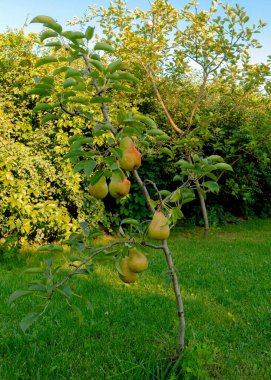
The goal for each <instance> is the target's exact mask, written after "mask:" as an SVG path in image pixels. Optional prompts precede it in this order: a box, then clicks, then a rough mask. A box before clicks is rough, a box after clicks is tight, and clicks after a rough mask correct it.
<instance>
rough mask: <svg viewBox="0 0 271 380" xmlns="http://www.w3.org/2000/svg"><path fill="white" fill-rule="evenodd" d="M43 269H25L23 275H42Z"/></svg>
mask: <svg viewBox="0 0 271 380" xmlns="http://www.w3.org/2000/svg"><path fill="white" fill-rule="evenodd" d="M43 272H44V269H43V268H41V267H33V268H27V269H26V270H25V273H43Z"/></svg>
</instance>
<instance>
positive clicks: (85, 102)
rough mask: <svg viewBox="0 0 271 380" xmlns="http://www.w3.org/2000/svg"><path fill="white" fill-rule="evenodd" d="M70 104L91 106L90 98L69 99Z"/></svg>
mask: <svg viewBox="0 0 271 380" xmlns="http://www.w3.org/2000/svg"><path fill="white" fill-rule="evenodd" d="M69 102H71V103H79V104H84V105H86V106H87V105H88V104H89V99H88V98H83V97H81V98H69Z"/></svg>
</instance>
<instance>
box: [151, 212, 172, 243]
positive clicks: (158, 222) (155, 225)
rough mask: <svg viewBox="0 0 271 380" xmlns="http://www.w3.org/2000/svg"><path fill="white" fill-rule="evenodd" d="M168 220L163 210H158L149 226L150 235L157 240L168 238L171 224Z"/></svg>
mask: <svg viewBox="0 0 271 380" xmlns="http://www.w3.org/2000/svg"><path fill="white" fill-rule="evenodd" d="M167 222H168V220H167V218H166V217H165V215H164V214H163V213H162V212H161V211H156V212H155V213H154V214H153V217H152V221H151V223H150V225H149V228H148V234H149V236H150V237H151V238H153V239H157V240H166V239H167V238H168V237H169V225H168V224H167Z"/></svg>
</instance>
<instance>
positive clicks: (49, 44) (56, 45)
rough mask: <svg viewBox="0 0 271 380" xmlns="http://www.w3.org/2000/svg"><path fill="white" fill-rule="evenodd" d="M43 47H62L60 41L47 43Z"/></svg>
mask: <svg viewBox="0 0 271 380" xmlns="http://www.w3.org/2000/svg"><path fill="white" fill-rule="evenodd" d="M44 46H46V47H58V48H61V47H62V43H61V42H60V41H52V42H48V43H47V44H45V45H44Z"/></svg>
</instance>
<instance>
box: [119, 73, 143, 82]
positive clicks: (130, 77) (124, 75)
mask: <svg viewBox="0 0 271 380" xmlns="http://www.w3.org/2000/svg"><path fill="white" fill-rule="evenodd" d="M118 79H119V80H127V81H128V82H138V78H136V77H135V76H134V75H133V74H131V73H119V74H118Z"/></svg>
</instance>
